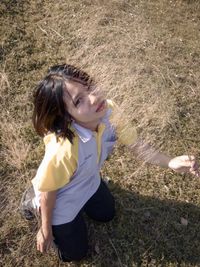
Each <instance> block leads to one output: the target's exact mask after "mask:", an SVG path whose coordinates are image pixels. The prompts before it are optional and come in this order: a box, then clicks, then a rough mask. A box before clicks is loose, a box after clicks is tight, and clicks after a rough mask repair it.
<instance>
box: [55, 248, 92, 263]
mask: <svg viewBox="0 0 200 267" xmlns="http://www.w3.org/2000/svg"><path fill="white" fill-rule="evenodd" d="M87 252H88V248H85V249H82V250H79V251H76V252H74V253H70V254H66V253H65V252H63V253H62V252H61V251H59V258H60V260H61V261H63V262H71V261H81V260H82V259H84V258H85V257H86V256H87Z"/></svg>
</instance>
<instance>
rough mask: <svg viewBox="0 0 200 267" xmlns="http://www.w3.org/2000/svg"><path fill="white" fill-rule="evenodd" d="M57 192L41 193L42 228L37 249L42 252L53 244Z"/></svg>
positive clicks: (39, 232) (38, 235) (38, 236)
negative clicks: (53, 222)
mask: <svg viewBox="0 0 200 267" xmlns="http://www.w3.org/2000/svg"><path fill="white" fill-rule="evenodd" d="M56 192H57V191H51V192H42V193H41V200H40V205H41V227H40V229H39V231H38V234H37V249H38V250H39V251H40V252H42V253H43V252H46V251H47V250H48V249H49V248H50V247H51V244H52V241H53V234H52V225H51V220H52V212H53V208H54V206H55V202H56Z"/></svg>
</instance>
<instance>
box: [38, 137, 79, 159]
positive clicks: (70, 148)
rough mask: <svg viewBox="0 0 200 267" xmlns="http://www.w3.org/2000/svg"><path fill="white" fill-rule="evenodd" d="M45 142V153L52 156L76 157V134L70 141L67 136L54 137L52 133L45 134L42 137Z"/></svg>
mask: <svg viewBox="0 0 200 267" xmlns="http://www.w3.org/2000/svg"><path fill="white" fill-rule="evenodd" d="M43 141H44V144H45V154H47V155H51V157H52V158H55V157H57V158H58V159H59V158H60V159H62V158H63V157H68V158H69V159H70V158H72V157H73V158H77V156H78V155H77V153H78V138H77V135H75V137H74V138H73V142H72V143H71V142H70V141H69V140H68V139H67V138H62V137H56V135H55V134H54V133H50V134H48V135H46V136H45V137H44V139H43Z"/></svg>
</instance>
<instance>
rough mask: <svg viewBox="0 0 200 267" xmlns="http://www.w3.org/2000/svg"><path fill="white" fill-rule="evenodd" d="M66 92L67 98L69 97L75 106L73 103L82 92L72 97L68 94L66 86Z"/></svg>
mask: <svg viewBox="0 0 200 267" xmlns="http://www.w3.org/2000/svg"><path fill="white" fill-rule="evenodd" d="M66 93H67V95H68V96H69V98H70V99H71V101H72V103H73V105H74V106H76V105H75V103H76V100H77V99H78V98H79V96H80V95H81V94H82V92H81V93H78V94H77V95H75V96H74V97H72V96H71V95H70V93H69V92H68V90H67V88H66Z"/></svg>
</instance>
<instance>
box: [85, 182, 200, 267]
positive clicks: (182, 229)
mask: <svg viewBox="0 0 200 267" xmlns="http://www.w3.org/2000/svg"><path fill="white" fill-rule="evenodd" d="M109 187H110V188H111V191H112V193H113V195H114V196H115V199H116V217H115V219H114V220H113V221H112V222H110V223H107V224H104V225H102V224H101V225H100V224H99V223H93V222H92V223H91V225H92V230H91V225H90V224H89V225H90V226H89V229H90V230H89V235H90V238H91V239H92V240H93V241H92V242H94V243H95V245H94V246H96V248H97V249H96V250H97V253H96V254H95V255H93V256H94V259H95V262H96V264H97V266H158V265H159V266H172V265H171V264H173V266H194V265H198V266H200V265H199V264H200V208H199V207H197V206H195V205H193V204H189V203H184V202H177V201H172V200H167V199H166V200H159V199H156V198H153V197H148V196H142V195H139V194H137V193H134V192H132V191H127V190H123V189H121V188H120V187H119V186H118V185H116V184H115V185H114V184H110V186H109Z"/></svg>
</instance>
